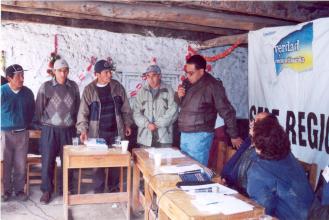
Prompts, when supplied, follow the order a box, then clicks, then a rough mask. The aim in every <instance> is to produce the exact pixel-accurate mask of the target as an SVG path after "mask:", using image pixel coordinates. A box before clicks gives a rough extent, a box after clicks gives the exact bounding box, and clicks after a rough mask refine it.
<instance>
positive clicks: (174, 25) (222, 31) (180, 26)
mask: <svg viewBox="0 0 329 220" xmlns="http://www.w3.org/2000/svg"><path fill="white" fill-rule="evenodd" d="M2 11H4V12H14V13H22V14H34V15H45V16H54V17H64V18H73V19H88V20H97V21H110V22H118V23H127V24H135V25H141V26H146V27H160V28H168V29H177V30H185V31H197V32H205V33H212V34H216V35H233V34H239V33H243V32H244V31H239V30H233V29H226V28H213V27H205V26H199V25H193V24H186V23H180V22H163V21H142V20H128V19H116V18H110V17H106V16H97V15H89V14H81V13H73V12H72V13H67V12H63V11H57V10H52V9H35V8H24V7H17V6H10V5H2Z"/></svg>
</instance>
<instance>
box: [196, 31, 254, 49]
mask: <svg viewBox="0 0 329 220" xmlns="http://www.w3.org/2000/svg"><path fill="white" fill-rule="evenodd" d="M238 40H240V42H241V44H246V43H248V35H247V34H238V35H232V36H224V37H218V38H214V39H211V40H207V41H204V42H202V43H201V44H200V45H199V46H198V47H197V49H198V50H202V49H208V48H212V47H220V46H226V45H232V44H234V43H236V42H237V41H238Z"/></svg>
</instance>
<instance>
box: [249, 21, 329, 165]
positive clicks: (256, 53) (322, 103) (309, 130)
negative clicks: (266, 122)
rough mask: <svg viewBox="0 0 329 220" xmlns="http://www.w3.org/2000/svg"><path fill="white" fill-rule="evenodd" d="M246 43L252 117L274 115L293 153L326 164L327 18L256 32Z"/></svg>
mask: <svg viewBox="0 0 329 220" xmlns="http://www.w3.org/2000/svg"><path fill="white" fill-rule="evenodd" d="M248 43H249V48H248V53H249V63H248V65H249V68H248V70H249V73H248V74H249V76H248V82H249V85H248V87H249V117H254V116H255V115H256V114H257V113H258V112H261V111H268V112H271V113H274V114H276V115H277V116H278V118H279V120H280V123H281V124H282V125H283V127H285V128H286V131H287V132H288V134H289V138H290V141H291V146H292V152H293V154H294V155H295V156H296V157H297V158H299V159H300V160H303V161H305V162H308V163H317V164H318V166H319V167H318V168H320V169H323V168H324V167H325V166H326V165H328V164H329V18H322V19H317V20H314V21H311V22H306V23H302V24H299V25H296V26H285V27H274V28H264V29H261V30H258V31H252V32H250V33H249V36H248ZM318 170H319V169H318Z"/></svg>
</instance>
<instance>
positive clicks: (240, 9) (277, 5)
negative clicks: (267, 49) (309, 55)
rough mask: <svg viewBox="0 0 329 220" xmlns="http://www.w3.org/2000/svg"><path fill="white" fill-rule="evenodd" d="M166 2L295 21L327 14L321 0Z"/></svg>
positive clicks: (328, 4) (326, 5)
mask: <svg viewBox="0 0 329 220" xmlns="http://www.w3.org/2000/svg"><path fill="white" fill-rule="evenodd" d="M166 4H171V5H178V6H182V7H190V8H199V9H207V10H211V11H227V12H234V13H242V14H249V15H256V16H263V17H271V18H276V19H283V20H289V21H295V22H305V21H309V20H313V19H316V18H320V17H328V16H329V3H328V2H323V1H322V2H321V1H320V2H319V1H318V2H305V1H304V2H298V1H291V2H289V1H284V2H283V1H281V2H279V1H233V2H232V1H186V2H170V3H168V2H167V3H166Z"/></svg>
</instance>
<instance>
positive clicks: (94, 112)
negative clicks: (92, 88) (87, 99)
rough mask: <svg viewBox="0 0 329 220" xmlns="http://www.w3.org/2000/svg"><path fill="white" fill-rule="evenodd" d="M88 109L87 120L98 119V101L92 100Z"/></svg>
mask: <svg viewBox="0 0 329 220" xmlns="http://www.w3.org/2000/svg"><path fill="white" fill-rule="evenodd" d="M89 110H90V116H89V120H90V121H98V116H99V111H100V109H99V103H98V102H92V103H91V104H90V106H89Z"/></svg>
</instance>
